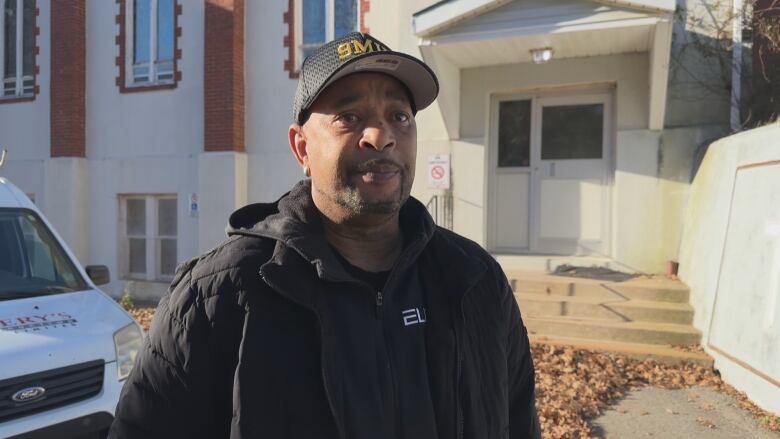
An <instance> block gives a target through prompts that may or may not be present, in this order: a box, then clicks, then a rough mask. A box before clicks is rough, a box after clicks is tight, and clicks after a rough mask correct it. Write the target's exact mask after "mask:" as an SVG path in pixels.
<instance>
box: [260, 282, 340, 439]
mask: <svg viewBox="0 0 780 439" xmlns="http://www.w3.org/2000/svg"><path fill="white" fill-rule="evenodd" d="M260 278H261V279H262V280H263V282H264V283H265V284H266V285H268V286H269V287H270V288H271V289H272V290H274V291H276V293H277V294H280V295H281V296H282V297H284V298H286V299H287V300H291V301H293V302H295V303H297V304H298V305H300V306H302V307H304V308H306V309H308V310H309V311H311V312H312V313H313V314H314V317H316V319H317V327H318V328H317V329H318V331H317V332H318V333H319V336H320V363H321V366H320V372H321V373H322V387H323V388H324V389H325V399H327V400H328V407H329V408H330V414H331V416H333V423H334V424H336V430H337V432H338V435H339V437H340V438H344V433H343V432H344V429H343V428H342V427H341V424H340V423H339V418H338V416H336V406H335V404H334V403H333V398H332V397H331V395H330V390H329V389H328V375H327V373H326V372H325V337H323V335H322V320H321V319H320V315H319V314H317V311H315V310H314V309H312V308H310V307H309V306H307V305H305V304H303V303H300V302H298V301H296V300H293V299H290V298H289V297H288V296H286V295H284V294H282V293H281V292H280V291H279V290H278V289H277V288H276V286H275V285H274V284H272V283H271V282H269V281H268V278H267V277H266V276H265V274H264V273H263V271H262V270H260Z"/></svg>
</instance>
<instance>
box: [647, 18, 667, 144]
mask: <svg viewBox="0 0 780 439" xmlns="http://www.w3.org/2000/svg"><path fill="white" fill-rule="evenodd" d="M672 23H673V17H672V16H671V15H669V16H668V17H666V19H664V20H661V21H659V22H658V24H657V25H656V26H655V28H654V29H653V37H652V38H653V39H652V44H653V45H652V47H651V48H650V55H649V56H650V72H649V80H650V90H649V99H648V102H649V104H648V105H649V108H648V115H649V116H648V122H647V125H648V129H651V130H661V129H663V128H664V116H665V114H666V96H667V89H668V83H669V60H670V57H671V44H672V28H673V25H672Z"/></svg>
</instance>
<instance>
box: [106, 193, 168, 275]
mask: <svg viewBox="0 0 780 439" xmlns="http://www.w3.org/2000/svg"><path fill="white" fill-rule="evenodd" d="M164 199H168V200H176V222H177V227H176V230H177V235H176V236H171V235H160V234H159V230H158V221H157V219H158V212H157V210H158V209H157V201H158V200H164ZM128 200H144V203H145V211H146V218H145V219H146V233H145V234H144V235H128V234H127V201H128ZM178 207H179V202H178V197H177V195H176V194H154V195H141V194H133V195H120V196H119V267H120V275H121V278H122V279H125V280H141V281H147V282H170V281H171V280H173V273H171V274H163V273H160V266H159V265H160V264H159V261H160V259H161V257H162V256H161V252H162V245H161V241H162V240H163V239H175V240H176V247H177V251H176V255H177V259H178V254H179V252H178V245H179V237H178V230H179V227H178V221H179V213H180V212H179V208H178ZM130 238H140V239H145V240H146V272H145V273H131V272H130V241H129V240H130Z"/></svg>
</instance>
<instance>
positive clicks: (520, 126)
mask: <svg viewBox="0 0 780 439" xmlns="http://www.w3.org/2000/svg"><path fill="white" fill-rule="evenodd" d="M530 157H531V101H530V100H526V101H507V102H501V103H500V104H499V106H498V167H499V168H505V167H513V166H529V165H530Z"/></svg>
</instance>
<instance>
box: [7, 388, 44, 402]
mask: <svg viewBox="0 0 780 439" xmlns="http://www.w3.org/2000/svg"><path fill="white" fill-rule="evenodd" d="M45 393H46V389H44V388H43V387H28V388H26V389H22V390H20V391H18V392H16V393H14V394H13V395H12V396H11V399H12V400H14V401H16V402H30V401H35V400H36V399H40V398H42V397H43V395H44V394H45Z"/></svg>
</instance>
